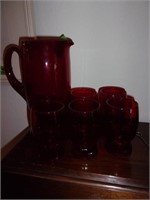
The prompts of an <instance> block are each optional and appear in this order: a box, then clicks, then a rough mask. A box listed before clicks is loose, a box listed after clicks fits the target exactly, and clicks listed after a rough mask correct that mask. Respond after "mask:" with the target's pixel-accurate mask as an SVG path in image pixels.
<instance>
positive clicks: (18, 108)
mask: <svg viewBox="0 0 150 200" xmlns="http://www.w3.org/2000/svg"><path fill="white" fill-rule="evenodd" d="M24 5H25V4H24V2H23V1H2V2H1V55H0V61H1V63H0V64H1V65H2V64H3V60H2V57H3V50H4V48H5V46H6V45H8V44H10V43H14V44H18V39H19V37H20V36H23V35H27V27H26V26H27V24H26V19H25V9H24ZM12 63H13V64H12V65H13V70H14V73H15V75H16V77H17V78H20V70H19V65H18V56H17V55H16V54H14V55H13V61H12ZM0 111H1V112H0V113H1V115H0V117H1V120H0V121H1V127H0V130H1V147H3V146H4V145H5V144H7V143H8V142H9V141H10V140H11V139H12V138H14V137H15V136H16V135H17V134H19V133H20V132H21V131H22V130H23V129H24V128H26V127H27V125H28V123H27V117H26V103H25V101H24V100H23V99H22V97H21V96H20V95H19V94H18V93H17V92H16V91H15V90H14V89H13V88H12V87H11V86H10V84H9V83H8V82H7V81H4V82H2V81H1V108H0Z"/></svg>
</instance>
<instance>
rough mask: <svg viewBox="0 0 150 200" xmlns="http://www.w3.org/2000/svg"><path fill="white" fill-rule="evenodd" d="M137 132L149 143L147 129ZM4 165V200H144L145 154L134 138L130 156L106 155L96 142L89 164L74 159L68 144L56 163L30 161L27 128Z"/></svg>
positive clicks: (142, 126)
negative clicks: (12, 199)
mask: <svg viewBox="0 0 150 200" xmlns="http://www.w3.org/2000/svg"><path fill="white" fill-rule="evenodd" d="M138 131H140V132H141V133H142V134H143V137H144V138H145V139H146V140H147V141H149V124H148V123H140V124H139V128H138ZM21 135H22V136H23V138H22V139H21V141H20V142H19V143H18V144H16V145H15V147H14V148H13V150H11V151H10V152H9V153H8V155H7V156H5V158H4V159H3V160H2V174H1V175H2V198H19V199H23V198H25V199H28V198H30V199H31V198H34V199H39V198H41V199H45V198H49V199H51V198H59V199H62V198H66V199H67V198H69V199H72V198H73V199H78V198H80V199H81V198H86V199H88V198H90V199H96V198H99V199H104V198H108V199H111V198H114V199H121V198H122V199H127V198H129V199H144V198H145V199H148V198H149V149H148V148H147V147H146V146H145V144H144V143H143V142H142V141H141V140H140V139H139V138H138V137H137V136H136V137H135V138H134V140H133V141H132V147H133V150H132V153H131V155H130V156H123V155H114V154H111V153H108V152H107V151H106V149H105V146H104V144H103V140H99V141H98V150H99V152H98V155H97V156H96V157H95V158H93V159H89V160H83V159H77V158H73V157H72V154H71V150H70V148H71V142H70V140H66V142H65V153H64V155H63V157H62V158H61V159H59V160H57V161H56V162H55V163H54V162H50V161H35V160H33V159H32V158H33V154H34V153H33V152H34V144H33V142H32V140H31V135H30V133H29V129H28V128H27V129H26V130H25V131H23V133H21Z"/></svg>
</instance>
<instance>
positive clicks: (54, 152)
mask: <svg viewBox="0 0 150 200" xmlns="http://www.w3.org/2000/svg"><path fill="white" fill-rule="evenodd" d="M64 108H65V105H64V104H63V103H61V102H58V101H51V102H49V103H47V104H43V105H42V104H40V105H37V106H36V107H34V109H33V108H31V109H30V123H31V130H32V133H33V138H34V140H35V141H36V145H38V151H39V156H40V159H48V160H49V159H58V158H59V157H61V156H62V155H63V152H64V148H63V136H62V132H61V130H62V121H63V118H64Z"/></svg>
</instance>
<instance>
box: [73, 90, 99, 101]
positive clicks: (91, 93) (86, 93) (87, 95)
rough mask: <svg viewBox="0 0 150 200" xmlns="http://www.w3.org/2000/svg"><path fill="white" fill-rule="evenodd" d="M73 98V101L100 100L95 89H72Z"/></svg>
mask: <svg viewBox="0 0 150 200" xmlns="http://www.w3.org/2000/svg"><path fill="white" fill-rule="evenodd" d="M71 98H72V100H76V99H91V100H98V94H97V92H96V90H95V89H94V88H90V87H75V88H72V89H71Z"/></svg>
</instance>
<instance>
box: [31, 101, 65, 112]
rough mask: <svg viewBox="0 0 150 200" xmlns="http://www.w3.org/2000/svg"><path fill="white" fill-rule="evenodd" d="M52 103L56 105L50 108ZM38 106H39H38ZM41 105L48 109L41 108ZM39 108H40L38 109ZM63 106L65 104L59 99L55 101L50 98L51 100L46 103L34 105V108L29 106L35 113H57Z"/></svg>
mask: <svg viewBox="0 0 150 200" xmlns="http://www.w3.org/2000/svg"><path fill="white" fill-rule="evenodd" d="M52 105H55V106H56V105H57V106H56V108H55V109H50V106H52ZM39 106H40V107H39ZM43 106H44V107H45V108H46V109H47V108H48V110H46V109H44V110H42V109H43ZM38 108H40V109H38ZM64 108H65V104H64V103H62V102H60V101H55V100H52V101H49V102H47V103H42V104H38V105H36V106H35V108H31V109H33V111H35V112H37V113H41V114H53V113H57V112H60V111H63V110H64Z"/></svg>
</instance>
